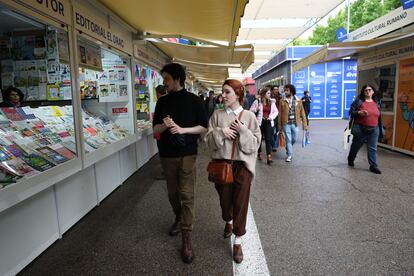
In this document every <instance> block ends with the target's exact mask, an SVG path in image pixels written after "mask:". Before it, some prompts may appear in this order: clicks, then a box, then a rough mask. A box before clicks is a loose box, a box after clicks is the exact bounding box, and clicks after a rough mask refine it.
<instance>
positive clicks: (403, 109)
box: [395, 58, 414, 152]
mask: <svg viewBox="0 0 414 276" xmlns="http://www.w3.org/2000/svg"><path fill="white" fill-rule="evenodd" d="M395 146H396V147H397V148H401V149H404V150H408V151H412V152H414V58H410V59H406V60H401V61H400V73H399V81H398V98H397V122H396V133H395Z"/></svg>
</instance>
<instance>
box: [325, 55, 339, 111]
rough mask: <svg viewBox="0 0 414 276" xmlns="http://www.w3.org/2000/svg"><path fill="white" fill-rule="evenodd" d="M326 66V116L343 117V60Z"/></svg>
mask: <svg viewBox="0 0 414 276" xmlns="http://www.w3.org/2000/svg"><path fill="white" fill-rule="evenodd" d="M326 66H327V67H326V69H327V70H326V118H342V60H340V61H332V62H328V63H327V65H326Z"/></svg>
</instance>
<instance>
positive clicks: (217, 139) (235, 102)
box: [204, 80, 261, 263]
mask: <svg viewBox="0 0 414 276" xmlns="http://www.w3.org/2000/svg"><path fill="white" fill-rule="evenodd" d="M243 98H244V87H243V84H242V83H241V82H240V81H238V80H226V81H225V82H224V84H223V99H224V107H225V109H220V110H216V111H215V112H214V113H213V116H212V117H211V118H210V121H209V126H208V132H207V134H206V136H205V138H204V139H205V141H206V143H207V145H208V147H209V148H211V149H212V156H211V157H212V158H213V159H221V160H223V159H224V160H230V159H232V149H233V143H236V145H235V153H234V160H235V161H233V176H234V183H232V184H229V185H227V184H215V188H216V190H217V192H218V194H219V198H220V206H221V211H222V218H223V220H224V221H225V227H224V238H229V237H230V236H231V234H232V233H234V235H235V236H236V238H235V240H234V245H233V259H234V261H235V262H236V263H240V262H242V261H243V251H242V248H241V237H242V236H243V235H244V234H245V233H246V219H247V210H248V206H249V197H250V186H251V183H252V180H253V176H254V174H255V167H256V152H257V148H258V145H259V142H260V141H261V134H260V129H259V124H258V122H257V119H256V116H255V115H254V114H253V113H252V112H250V111H248V110H244V109H243V108H242V106H241V104H242V103H243Z"/></svg>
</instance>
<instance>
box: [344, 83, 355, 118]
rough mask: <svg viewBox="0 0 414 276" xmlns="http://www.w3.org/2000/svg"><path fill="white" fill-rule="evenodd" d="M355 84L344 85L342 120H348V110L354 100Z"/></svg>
mask: <svg viewBox="0 0 414 276" xmlns="http://www.w3.org/2000/svg"><path fill="white" fill-rule="evenodd" d="M356 87H357V84H356V82H354V83H344V92H345V93H344V94H345V107H344V118H349V110H350V109H351V104H352V102H353V101H354V100H355V98H356V94H357V92H356Z"/></svg>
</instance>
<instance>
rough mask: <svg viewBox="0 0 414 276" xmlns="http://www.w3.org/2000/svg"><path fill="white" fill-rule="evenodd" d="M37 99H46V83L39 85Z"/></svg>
mask: <svg viewBox="0 0 414 276" xmlns="http://www.w3.org/2000/svg"><path fill="white" fill-rule="evenodd" d="M39 99H40V100H46V99H47V84H46V83H40V84H39Z"/></svg>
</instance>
